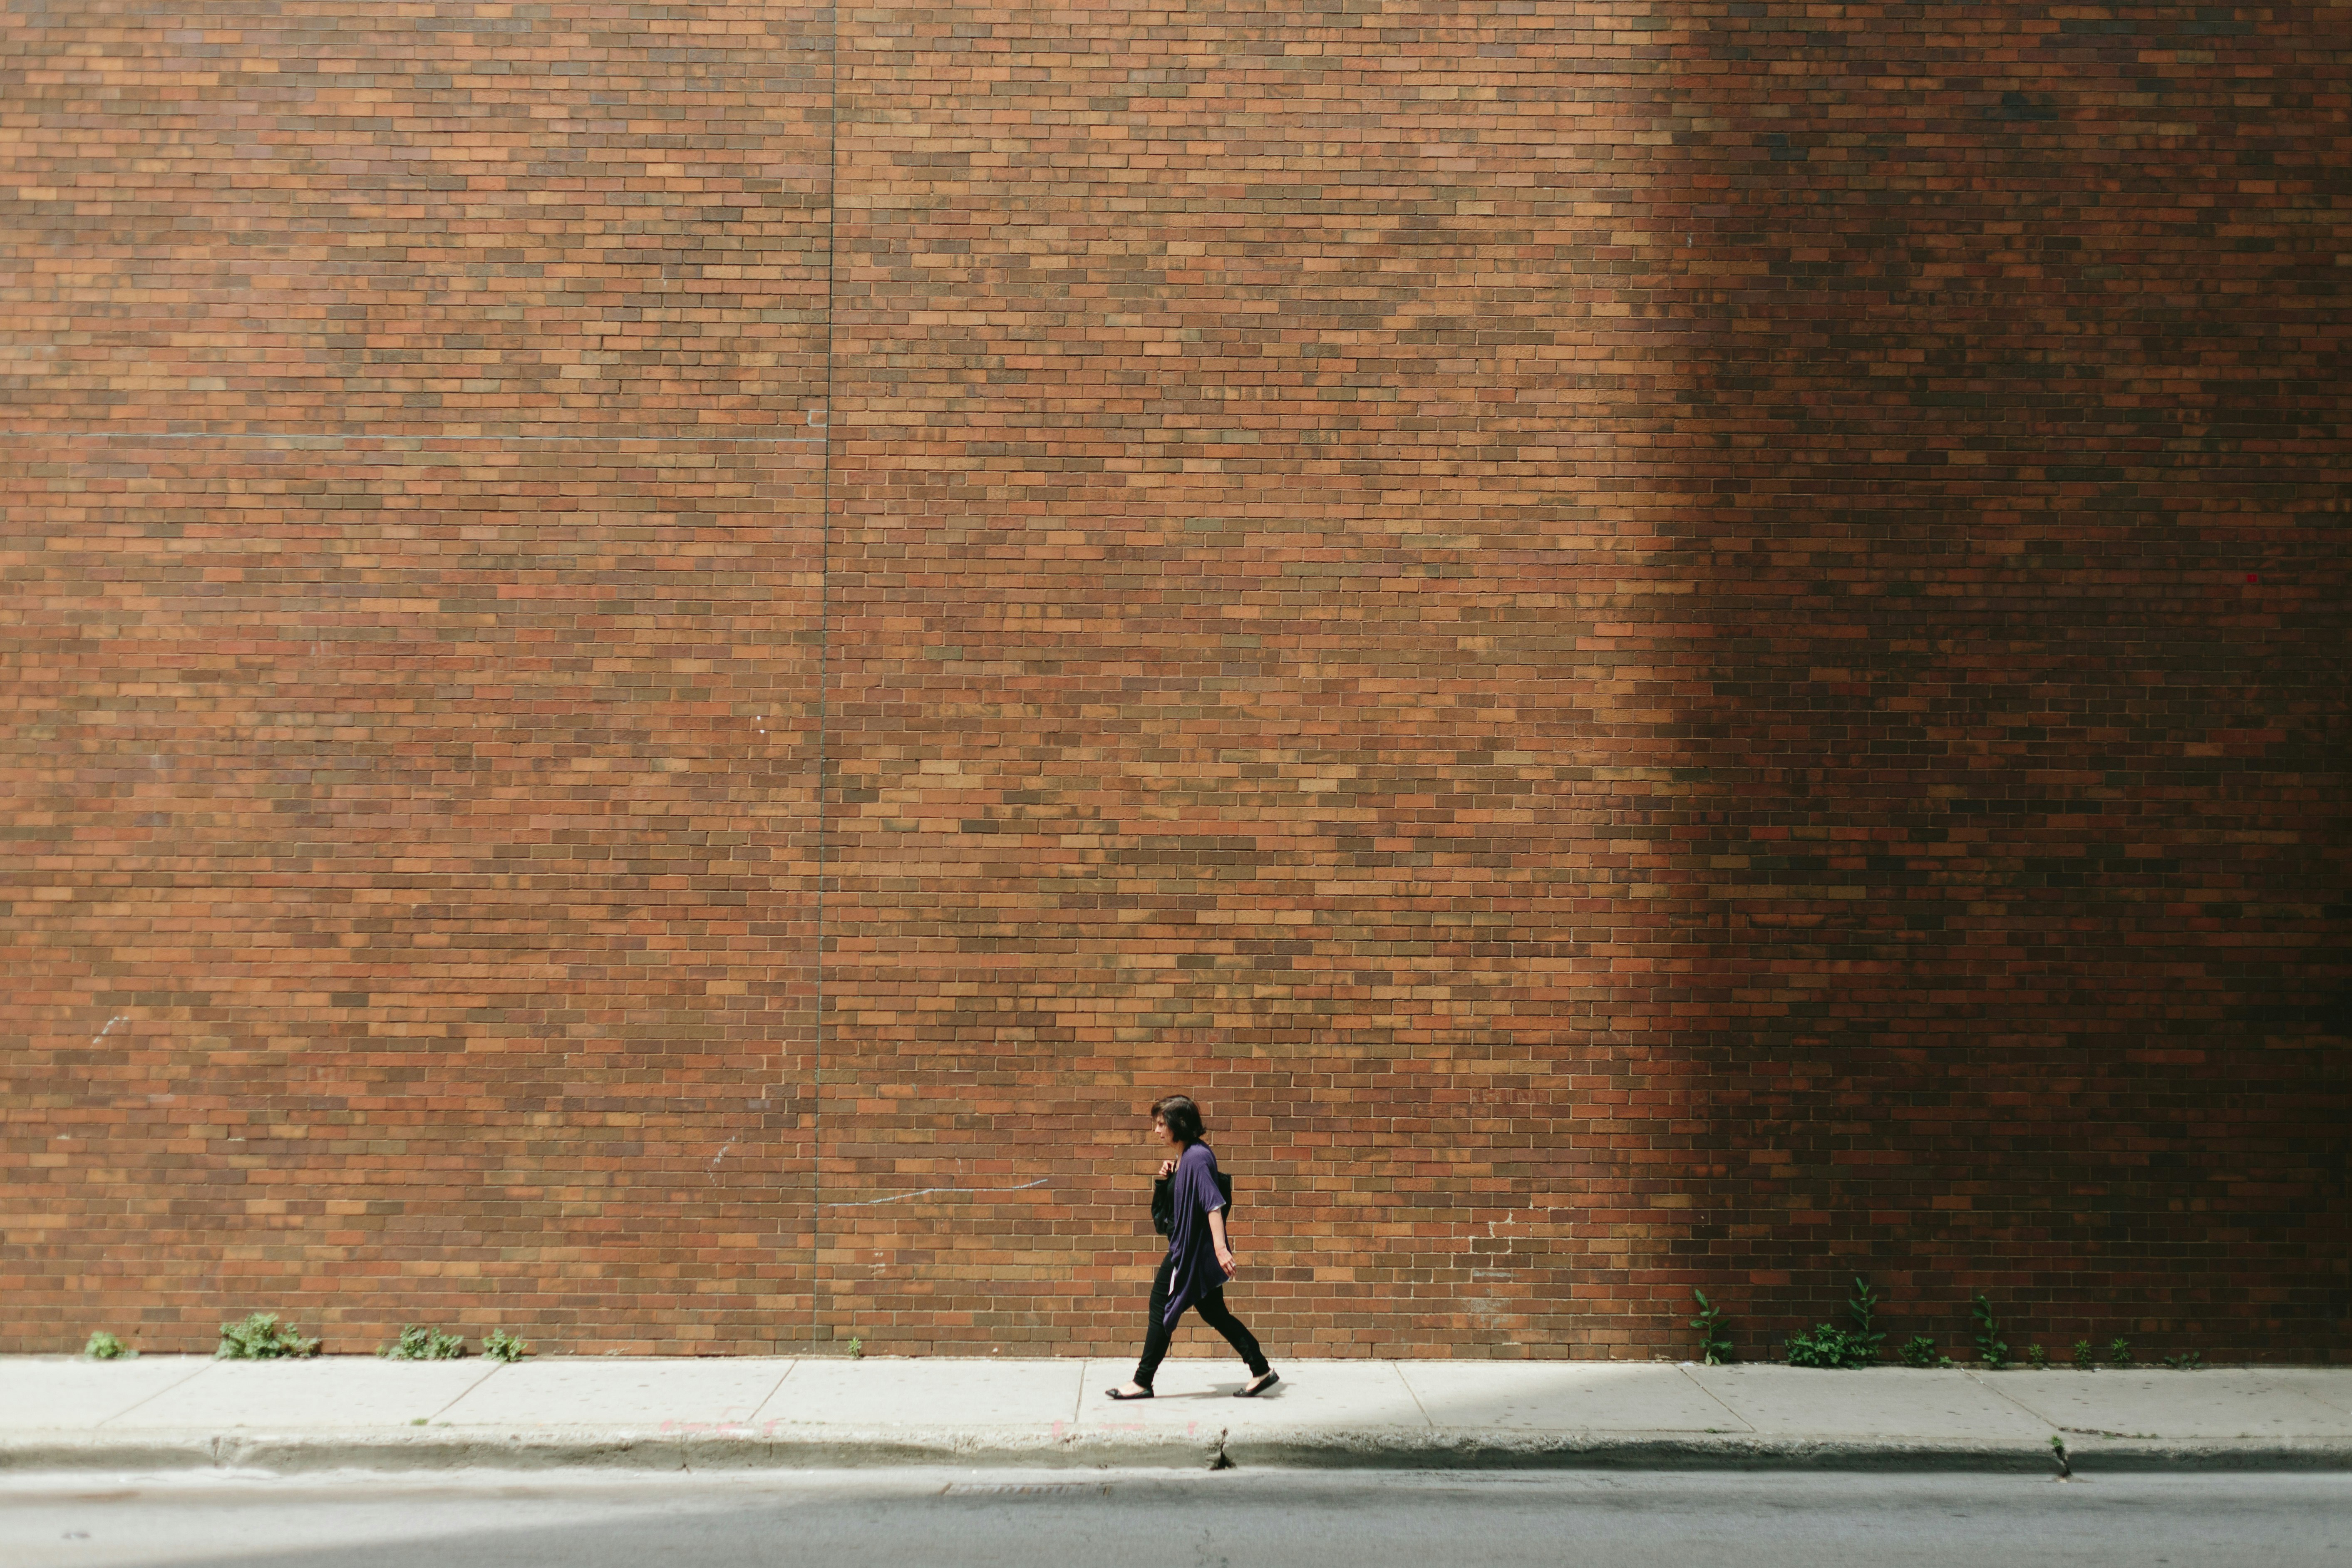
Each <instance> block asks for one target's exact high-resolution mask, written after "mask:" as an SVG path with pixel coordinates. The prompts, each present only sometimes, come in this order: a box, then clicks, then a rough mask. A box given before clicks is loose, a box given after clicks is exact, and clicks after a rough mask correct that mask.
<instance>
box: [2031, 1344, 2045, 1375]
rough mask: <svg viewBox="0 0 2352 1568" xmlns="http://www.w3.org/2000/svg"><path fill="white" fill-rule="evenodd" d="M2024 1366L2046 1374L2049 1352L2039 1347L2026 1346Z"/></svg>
mask: <svg viewBox="0 0 2352 1568" xmlns="http://www.w3.org/2000/svg"><path fill="white" fill-rule="evenodd" d="M2025 1364H2026V1365H2028V1366H2030V1367H2032V1369H2033V1370H2034V1371H2036V1372H2048V1371H2049V1370H2050V1352H2048V1351H2046V1350H2043V1349H2042V1347H2041V1346H2040V1345H2028V1346H2026V1347H2025Z"/></svg>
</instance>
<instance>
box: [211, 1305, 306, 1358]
mask: <svg viewBox="0 0 2352 1568" xmlns="http://www.w3.org/2000/svg"><path fill="white" fill-rule="evenodd" d="M220 1336H221V1337H220V1347H219V1348H218V1349H216V1350H215V1351H214V1352H213V1357H214V1359H215V1360H216V1361H277V1360H278V1359H280V1358H282V1357H288V1356H314V1355H317V1354H318V1353H319V1342H318V1341H316V1340H306V1339H304V1338H303V1337H302V1335H301V1333H300V1331H298V1330H297V1329H296V1328H295V1327H294V1325H293V1324H291V1323H287V1324H284V1325H282V1326H281V1325H280V1324H279V1323H278V1314H277V1313H275V1312H255V1313H252V1314H250V1315H248V1316H247V1318H246V1319H245V1321H242V1322H236V1323H223V1324H222V1325H221V1326H220Z"/></svg>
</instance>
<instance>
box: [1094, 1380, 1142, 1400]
mask: <svg viewBox="0 0 2352 1568" xmlns="http://www.w3.org/2000/svg"><path fill="white" fill-rule="evenodd" d="M1103 1392H1104V1393H1105V1394H1108V1395H1109V1396H1110V1397H1111V1398H1113V1399H1149V1398H1150V1397H1151V1390H1150V1389H1148V1388H1146V1387H1144V1386H1143V1384H1139V1383H1122V1384H1119V1385H1118V1387H1117V1388H1106V1389H1104V1390H1103Z"/></svg>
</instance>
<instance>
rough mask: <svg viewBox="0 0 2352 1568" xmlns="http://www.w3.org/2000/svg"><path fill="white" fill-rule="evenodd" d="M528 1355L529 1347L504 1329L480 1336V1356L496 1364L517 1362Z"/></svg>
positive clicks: (493, 1330)
mask: <svg viewBox="0 0 2352 1568" xmlns="http://www.w3.org/2000/svg"><path fill="white" fill-rule="evenodd" d="M482 1354H484V1355H485V1356H487V1357H488V1358H489V1359H490V1360H492V1361H497V1362H509V1363H512V1362H519V1361H520V1360H522V1358H523V1357H525V1356H527V1355H529V1354H530V1346H529V1345H528V1344H525V1343H524V1342H522V1341H520V1340H519V1339H517V1338H515V1336H514V1335H512V1334H510V1333H509V1332H507V1331H505V1330H504V1329H492V1330H491V1331H489V1332H488V1333H487V1334H484V1335H483V1336H482Z"/></svg>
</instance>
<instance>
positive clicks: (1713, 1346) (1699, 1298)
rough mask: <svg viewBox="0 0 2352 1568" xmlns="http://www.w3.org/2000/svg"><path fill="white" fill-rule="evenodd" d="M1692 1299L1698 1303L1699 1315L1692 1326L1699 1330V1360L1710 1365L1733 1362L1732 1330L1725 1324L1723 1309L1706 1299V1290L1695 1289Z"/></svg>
mask: <svg viewBox="0 0 2352 1568" xmlns="http://www.w3.org/2000/svg"><path fill="white" fill-rule="evenodd" d="M1691 1299H1692V1300H1695V1301H1696V1302H1697V1303H1698V1316H1697V1317H1696V1318H1693V1319H1692V1320H1691V1321H1690V1326H1691V1327H1692V1328H1694V1329H1696V1330H1697V1331H1698V1355H1699V1360H1700V1361H1701V1362H1703V1363H1706V1365H1708V1366H1728V1365H1730V1364H1731V1331H1730V1330H1729V1329H1727V1328H1726V1327H1725V1326H1724V1321H1723V1309H1722V1308H1720V1307H1718V1306H1717V1305H1716V1304H1715V1303H1714V1302H1712V1301H1710V1300H1707V1299H1706V1291H1704V1290H1694V1291H1692V1292H1691Z"/></svg>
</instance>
